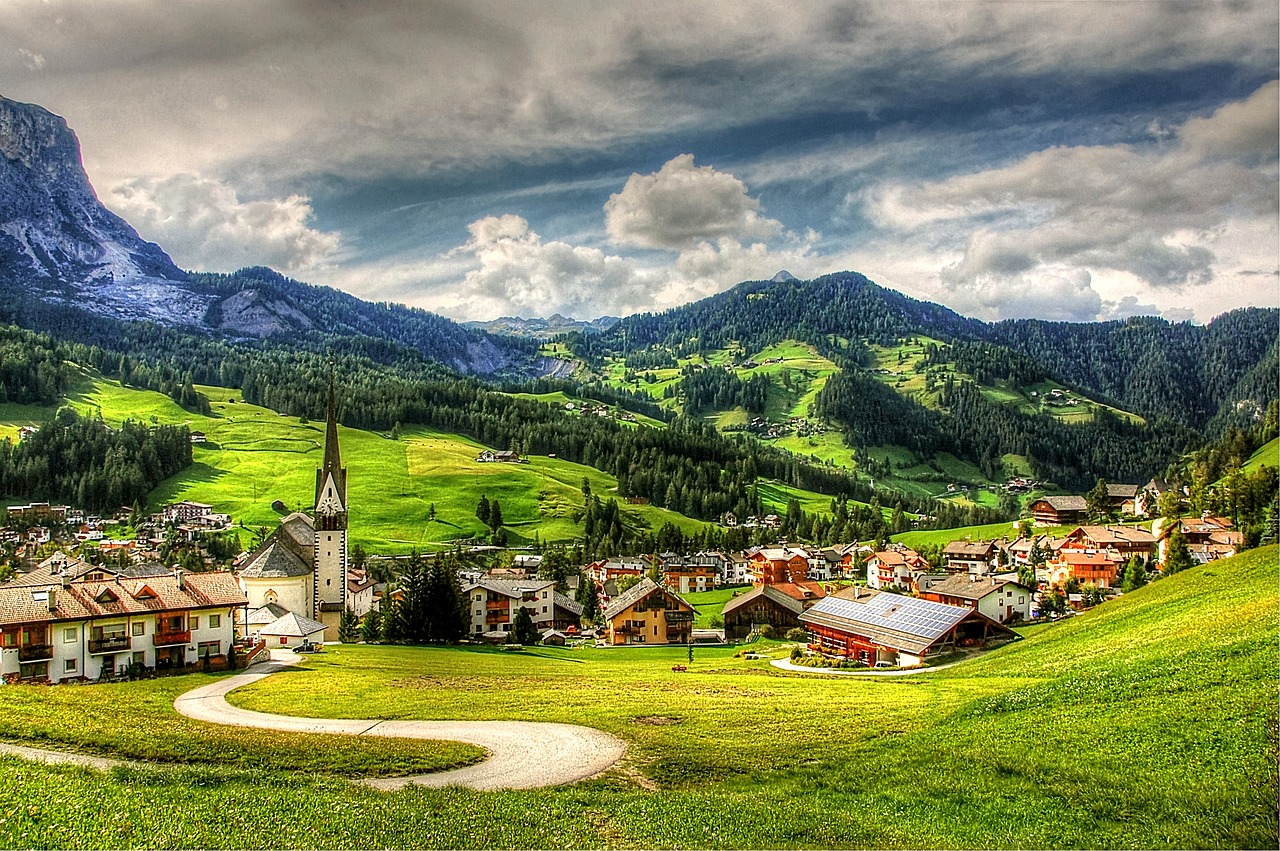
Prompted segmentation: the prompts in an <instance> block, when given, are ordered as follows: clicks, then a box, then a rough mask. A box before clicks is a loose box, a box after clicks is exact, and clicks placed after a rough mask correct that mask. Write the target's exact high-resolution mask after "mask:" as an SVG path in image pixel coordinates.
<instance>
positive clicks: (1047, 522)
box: [1030, 496, 1089, 526]
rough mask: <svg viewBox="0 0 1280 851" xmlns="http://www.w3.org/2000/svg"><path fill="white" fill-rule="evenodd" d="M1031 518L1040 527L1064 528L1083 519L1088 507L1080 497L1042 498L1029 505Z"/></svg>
mask: <svg viewBox="0 0 1280 851" xmlns="http://www.w3.org/2000/svg"><path fill="white" fill-rule="evenodd" d="M1030 508H1031V516H1032V517H1034V518H1035V521H1036V523H1037V524H1039V525H1041V526H1065V525H1067V524H1068V523H1078V522H1080V521H1081V520H1083V519H1084V518H1085V515H1086V514H1087V513H1088V511H1089V506H1088V504H1087V503H1086V502H1085V498H1084V497H1082V496H1042V497H1040V498H1039V499H1037V500H1036V501H1035V502H1033V503H1031V506H1030Z"/></svg>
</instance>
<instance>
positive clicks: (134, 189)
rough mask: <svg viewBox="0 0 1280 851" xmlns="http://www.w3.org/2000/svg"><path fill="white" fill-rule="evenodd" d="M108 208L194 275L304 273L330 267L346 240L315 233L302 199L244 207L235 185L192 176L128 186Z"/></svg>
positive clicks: (114, 193) (140, 180) (122, 187)
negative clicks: (260, 268)
mask: <svg viewBox="0 0 1280 851" xmlns="http://www.w3.org/2000/svg"><path fill="white" fill-rule="evenodd" d="M105 202H106V203H107V205H108V206H110V207H111V208H112V209H113V210H114V211H115V212H116V213H118V214H119V215H120V216H122V217H123V218H124V219H125V220H126V221H128V222H129V223H130V224H132V225H133V226H134V227H135V228H137V230H138V232H139V233H140V234H141V235H142V236H143V237H145V238H146V239H149V240H152V241H154V242H157V243H159V244H160V245H161V247H163V248H164V249H165V250H166V251H167V252H169V254H170V256H171V257H173V259H174V261H175V262H176V263H177V264H178V265H179V266H182V267H183V268H186V269H194V270H200V271H209V272H229V271H234V270H235V269H239V268H242V267H244V266H254V265H265V266H270V267H272V268H274V269H278V270H280V271H282V272H288V273H291V274H296V273H299V272H304V271H308V270H312V269H315V268H317V267H320V266H323V265H324V264H325V263H327V262H329V261H330V260H331V259H332V258H333V257H334V255H335V254H336V252H337V251H338V248H339V246H340V236H339V234H337V233H326V232H323V231H319V230H315V229H314V228H312V227H311V226H310V222H311V219H312V210H311V206H310V202H309V199H307V198H305V197H303V196H301V195H290V196H289V197H287V198H283V199H269V200H263V201H241V200H240V198H239V197H238V196H237V194H236V191H235V189H233V188H232V187H230V186H228V185H227V184H225V183H222V182H220V181H217V180H210V179H208V178H201V177H196V176H194V175H190V174H177V175H173V176H171V177H167V178H163V179H155V178H151V179H146V178H138V179H135V180H130V181H126V182H124V183H121V184H119V185H117V186H115V187H113V188H112V189H111V192H110V194H109V195H108V196H107V197H106V199H105Z"/></svg>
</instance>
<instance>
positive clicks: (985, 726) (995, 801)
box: [0, 546, 1280, 848]
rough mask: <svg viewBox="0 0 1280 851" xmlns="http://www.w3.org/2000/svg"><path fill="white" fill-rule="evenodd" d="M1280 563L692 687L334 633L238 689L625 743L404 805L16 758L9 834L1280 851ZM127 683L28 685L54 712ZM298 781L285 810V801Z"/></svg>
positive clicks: (1269, 557) (131, 718) (1207, 574)
mask: <svg viewBox="0 0 1280 851" xmlns="http://www.w3.org/2000/svg"><path fill="white" fill-rule="evenodd" d="M1277 555H1278V554H1277V549H1276V547H1274V546H1273V547H1268V548H1265V549H1261V550H1257V551H1254V552H1250V553H1246V554H1245V555H1242V556H1240V557H1237V558H1236V559H1234V560H1232V561H1227V562H1218V563H1215V564H1212V565H1209V566H1206V567H1203V568H1195V569H1192V570H1189V571H1186V572H1184V573H1181V574H1178V575H1176V576H1173V577H1169V578H1166V579H1161V580H1159V581H1157V582H1155V583H1153V584H1152V585H1150V586H1148V587H1146V588H1143V589H1141V590H1139V591H1136V592H1134V593H1131V594H1128V595H1125V596H1124V597H1122V598H1120V599H1119V600H1116V601H1114V602H1110V603H1107V604H1105V605H1103V606H1101V607H1099V608H1097V609H1095V610H1093V611H1091V612H1088V613H1085V614H1083V615H1080V616H1077V617H1075V618H1072V619H1070V620H1068V621H1065V622H1062V623H1058V624H1055V625H1053V626H1049V627H1043V628H1040V629H1036V630H1031V631H1029V632H1028V637H1027V638H1025V639H1024V640H1023V641H1020V642H1017V643H1015V644H1012V645H1009V646H1006V647H1005V648H1002V649H1000V650H997V651H994V652H992V653H990V654H988V655H986V656H984V657H980V658H978V659H974V660H971V661H969V662H966V663H964V664H963V665H961V666H958V667H956V668H951V669H949V670H945V671H939V672H936V673H933V674H929V675H927V676H924V677H901V678H841V679H837V678H823V677H808V676H800V675H788V674H783V673H781V672H779V671H777V670H776V669H773V668H771V667H770V666H769V665H768V664H767V662H765V661H749V660H745V659H741V658H735V657H734V656H733V650H732V649H710V648H697V649H696V650H695V658H694V662H693V664H692V665H691V666H690V671H689V672H688V673H684V674H677V673H673V672H672V671H671V666H672V665H673V664H676V663H677V662H681V663H683V662H684V661H685V658H686V657H685V653H686V651H685V649H684V648H673V649H662V648H635V649H578V650H569V649H552V648H548V649H538V650H535V651H531V652H524V653H503V652H499V651H494V650H485V649H454V648H412V647H363V646H359V647H340V648H334V649H333V650H332V651H331V652H327V653H325V654H323V655H322V656H317V657H313V658H311V659H309V660H308V662H307V664H306V667H305V669H303V670H299V671H296V672H293V673H290V674H287V675H281V676H278V677H273V678H270V679H268V680H265V681H263V682H260V683H257V684H254V685H252V686H249V687H247V688H245V689H242V690H239V691H237V692H234V693H233V694H232V695H231V700H232V701H233V702H234V703H237V704H239V705H242V706H246V707H248V708H252V709H260V710H266V711H279V709H280V708H281V707H282V706H289V707H291V709H292V711H294V712H296V713H298V714H301V715H311V716H322V717H368V716H376V717H385V718H424V719H439V718H456V717H466V718H474V719H486V718H510V719H525V720H537V721H569V722H574V723H581V724H586V725H589V726H592V727H596V728H599V729H602V730H607V731H609V732H611V733H614V734H615V735H618V736H620V737H622V738H623V739H625V740H626V741H627V742H628V746H629V750H628V756H627V757H626V760H625V763H624V764H623V765H622V766H620V767H618V768H615V769H614V770H612V771H611V772H609V773H608V774H606V775H605V776H603V777H601V778H598V779H595V780H589V781H585V782H582V783H579V784H577V785H575V786H572V787H568V788H558V789H546V790H535V791H526V792H510V791H508V792H491V793H481V792H471V791H466V790H460V789H443V790H429V789H407V790H404V791H401V792H395V793H389V794H388V793H377V792H373V791H371V790H367V789H363V788H359V787H355V786H352V785H349V784H346V783H343V782H341V781H339V780H336V779H330V778H325V777H314V776H306V775H298V774H293V773H284V772H280V771H278V770H275V769H272V768H267V767H264V768H262V769H260V770H257V771H253V772H250V771H247V770H240V769H237V768H224V767H221V766H219V767H205V766H197V767H194V768H186V769H175V768H168V767H158V768H148V769H141V770H132V771H117V772H114V773H113V774H110V775H102V774H97V773H94V772H92V771H89V770H86V769H78V768H69V767H57V766H37V765H30V764H26V763H22V762H20V761H18V760H15V759H2V760H0V765H3V766H4V768H5V770H6V771H8V772H10V775H11V777H13V782H10V783H8V784H4V785H3V786H0V813H2V814H3V815H2V816H0V844H3V845H5V846H7V847H71V846H77V847H104V846H106V847H116V846H130V847H143V846H145V847H240V848H243V847H268V846H269V847H332V848H340V847H466V848H489V847H502V848H658V847H661V848H792V847H801V848H846V847H873V848H898V847H903V848H952V847H965V848H970V847H983V848H1028V847H1036V848H1060V847H1065V848H1134V847H1136V848H1242V847H1243V848H1272V847H1275V845H1276V836H1277V818H1276V807H1275V802H1276V798H1277V783H1276V765H1277V740H1276V729H1277V703H1276V692H1275V661H1276V656H1277V650H1278V648H1277V628H1278V626H1280V624H1278V623H1277V609H1278V606H1280V599H1278V597H1277V587H1276V581H1275V571H1276V560H1277ZM766 647H767V649H770V650H771V651H772V652H774V653H777V652H781V651H780V649H779V648H780V645H774V644H768V645H766ZM196 681H198V680H193V683H194V682H196ZM109 688H112V687H96V686H83V687H67V688H63V689H50V688H45V689H21V691H27V692H29V693H30V694H32V695H34V699H35V700H45V701H57V702H59V703H61V702H62V701H67V700H72V699H73V698H71V697H66V698H64V697H62V696H61V694H60V693H61V692H64V691H65V692H68V693H76V692H84V693H92V692H94V691H95V690H98V689H103V690H106V689H109ZM5 691H6V690H4V689H0V694H3V693H4V692H5ZM75 699H80V698H75ZM113 706H114V710H115V713H116V714H117V715H118V716H119V717H118V718H106V719H103V717H102V716H103V715H104V714H107V713H104V712H97V713H93V712H86V713H84V714H82V715H81V716H80V723H81V725H82V726H84V727H86V728H89V730H90V731H91V730H92V729H94V728H95V727H97V726H101V725H104V724H105V725H108V727H109V728H114V727H123V726H125V725H129V724H131V723H133V724H134V725H135V726H134V729H142V728H143V725H144V724H145V723H146V721H147V719H152V718H155V717H156V713H157V711H158V710H156V709H152V708H148V707H145V706H143V707H139V706H138V701H136V700H127V699H126V700H120V701H118V702H116V703H115V704H113ZM165 706H166V707H167V704H165ZM168 711H171V710H168V709H167V708H165V709H163V711H161V714H163V712H168ZM70 727H71V725H70V724H65V725H64V729H66V730H69V729H70ZM133 736H134V737H135V738H136V737H137V734H136V733H134V734H133ZM80 738H81V739H83V740H87V739H89V738H91V732H90V733H85V734H81V737H80ZM286 790H287V796H288V806H271V805H270V804H269V803H267V802H269V801H270V799H272V798H273V797H280V796H281V795H283V794H286Z"/></svg>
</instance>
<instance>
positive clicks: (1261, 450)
mask: <svg viewBox="0 0 1280 851" xmlns="http://www.w3.org/2000/svg"><path fill="white" fill-rule="evenodd" d="M1260 467H1280V438H1277V437H1273V438H1271V440H1269V441H1267V442H1266V443H1264V444H1263V445H1262V446H1260V447H1258V451H1257V452H1254V453H1253V454H1252V455H1250V456H1249V460H1248V461H1246V462H1245V463H1244V466H1242V467H1241V468H1240V469H1241V471H1242V472H1245V473H1252V472H1253V471H1254V470H1257V469H1258V468H1260Z"/></svg>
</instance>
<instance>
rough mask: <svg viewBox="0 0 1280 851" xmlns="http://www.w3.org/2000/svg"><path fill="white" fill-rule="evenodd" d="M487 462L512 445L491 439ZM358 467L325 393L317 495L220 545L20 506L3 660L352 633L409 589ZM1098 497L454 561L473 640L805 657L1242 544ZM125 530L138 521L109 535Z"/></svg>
mask: <svg viewBox="0 0 1280 851" xmlns="http://www.w3.org/2000/svg"><path fill="white" fill-rule="evenodd" d="M476 461H477V462H478V463H494V462H499V463H500V462H509V463H510V462H515V463H518V462H519V461H520V457H519V455H518V453H514V452H505V451H504V452H489V451H486V452H484V453H482V454H481V455H480V456H479V457H478V458H477V459H476ZM346 482H347V469H346V468H345V467H344V466H342V460H341V454H340V448H339V446H338V438H337V429H336V421H335V416H334V412H333V402H332V395H331V399H330V410H329V416H328V422H327V432H326V441H325V457H324V463H323V465H322V466H321V468H320V469H318V470H317V471H316V500H315V504H314V510H313V512H312V513H310V514H308V513H306V512H300V511H295V512H292V513H289V514H287V516H285V517H283V518H282V519H281V521H280V524H279V526H278V528H276V529H275V530H274V531H272V532H271V533H270V534H269V535H266V536H264V537H262V538H261V539H259V540H256V541H255V545H254V546H253V548H252V549H251V550H248V551H245V552H240V553H238V554H234V555H232V554H228V553H222V554H221V556H222V558H219V557H218V554H214V553H211V552H210V551H209V550H210V547H209V543H210V542H211V541H214V542H216V541H219V540H220V538H219V535H220V534H221V533H225V532H226V531H227V530H228V528H229V526H230V523H231V519H230V518H229V517H228V516H227V515H226V514H221V513H217V512H215V511H214V510H213V506H210V505H206V504H201V503H196V502H190V501H184V502H179V503H175V504H172V505H168V506H166V507H165V508H163V509H162V510H161V511H159V512H156V513H155V514H152V515H149V516H145V517H142V516H138V515H137V514H136V513H134V512H132V511H128V510H122V511H120V512H118V513H117V514H116V515H114V516H111V517H105V518H104V517H97V516H86V515H85V514H84V513H83V512H79V511H77V510H76V509H74V508H72V507H70V506H60V505H50V504H47V503H32V504H27V505H19V506H11V507H10V508H9V509H8V512H7V522H6V525H5V526H4V527H3V529H0V543H3V545H4V546H5V547H6V548H7V552H10V553H11V554H12V555H11V557H10V564H11V565H20V566H21V569H19V570H16V571H14V575H13V576H12V578H10V579H9V580H8V581H7V582H5V583H4V584H3V585H0V676H2V677H3V680H4V681H5V682H48V683H58V682H67V681H77V682H84V681H100V680H112V679H119V678H124V677H137V676H150V675H155V674H157V673H165V672H175V673H176V672H183V671H189V670H192V669H194V668H196V667H197V666H199V667H203V668H204V669H207V670H214V669H223V668H228V667H237V666H242V665H247V664H252V663H253V662H254V661H257V660H260V659H266V658H269V656H270V651H271V650H273V649H280V648H285V649H299V648H300V649H303V650H309V649H313V648H319V647H322V646H323V645H324V644H325V643H327V642H329V643H332V642H335V641H344V642H347V641H354V640H359V637H358V636H359V633H358V632H357V631H356V625H357V624H359V622H360V621H361V620H367V619H369V618H370V617H371V616H373V617H377V616H378V613H379V612H380V611H381V610H382V609H384V608H385V607H387V606H389V605H394V604H395V603H396V602H397V601H398V600H399V599H400V598H402V597H403V595H404V593H405V592H404V590H403V589H402V588H400V587H399V586H398V585H397V583H396V582H395V578H394V576H392V577H391V581H389V582H388V581H380V580H379V579H378V578H377V577H375V576H374V575H373V573H372V572H371V571H370V569H369V567H368V564H367V563H362V564H360V565H355V564H352V562H351V555H350V552H349V549H348V542H347V521H348V505H347V501H346ZM1162 489H1163V490H1165V491H1166V492H1167V488H1164V487H1163V486H1162V485H1161V484H1160V483H1159V482H1155V481H1153V482H1151V483H1149V484H1148V485H1147V486H1146V487H1138V486H1136V485H1107V486H1106V498H1107V500H1108V503H1109V504H1108V506H1107V509H1108V510H1109V511H1111V512H1114V514H1115V515H1116V516H1127V517H1130V518H1144V517H1146V516H1147V515H1148V514H1150V513H1152V512H1153V509H1154V504H1153V500H1154V499H1156V498H1157V497H1159V496H1160V492H1161V490H1162ZM1090 496H1091V498H1093V499H1095V500H1096V498H1097V497H1096V495H1092V494H1091V495H1090ZM1089 511H1090V499H1086V497H1084V496H1048V497H1043V498H1040V499H1038V500H1035V501H1034V502H1032V503H1031V505H1030V506H1029V513H1030V517H1028V518H1026V519H1024V520H1023V521H1021V522H1020V523H1019V524H1017V525H1016V526H1015V527H1014V529H1015V531H1016V533H1017V534H1012V535H1005V536H1003V537H1002V538H999V539H992V540H968V539H963V540H953V541H950V542H949V543H947V544H946V545H945V546H942V547H935V548H934V549H935V551H934V552H928V553H923V552H917V551H916V550H913V549H911V548H909V547H907V546H905V545H903V544H899V543H892V542H889V541H880V542H874V543H865V542H864V543H856V542H855V543H850V544H847V545H843V546H831V547H825V548H816V547H810V546H805V545H802V544H796V543H787V542H780V543H777V544H773V545H768V546H756V547H751V548H748V549H746V550H742V551H735V552H699V553H694V554H678V553H662V554H645V555H637V556H632V557H617V558H608V559H601V560H597V561H593V562H590V563H588V564H583V565H578V566H576V569H574V570H570V571H568V573H567V575H561V576H554V577H553V576H550V575H544V573H543V572H541V568H542V562H543V557H542V556H541V555H539V554H538V553H534V552H528V553H520V554H516V555H515V556H514V557H513V558H511V559H510V560H504V561H502V562H501V563H500V564H497V565H495V566H491V567H488V568H483V567H473V566H468V567H465V568H461V569H459V571H458V575H457V577H456V579H457V583H458V588H459V590H460V593H461V595H462V597H463V599H464V600H465V605H466V616H465V618H464V620H465V634H464V636H463V640H465V641H467V642H477V643H493V644H507V643H511V642H512V641H514V640H516V639H519V640H520V641H521V642H525V643H529V642H540V643H543V644H548V645H551V644H565V643H572V644H581V643H584V642H590V643H592V644H594V645H595V646H599V647H621V646H631V647H634V646H641V645H643V646H654V645H688V646H690V647H692V646H693V645H695V644H705V643H714V644H723V643H742V642H749V641H752V640H754V639H756V638H758V637H765V638H774V637H777V638H782V637H786V638H787V639H788V640H791V641H794V642H797V643H798V645H800V646H801V647H802V648H803V649H801V650H799V651H798V652H797V654H796V655H797V657H798V658H799V657H804V656H813V657H818V658H821V659H827V660H831V661H834V662H836V663H838V664H841V665H845V666H849V667H867V668H911V667H916V666H922V665H928V664H931V663H933V662H934V661H935V660H937V659H939V658H943V657H948V656H949V655H950V654H954V653H956V652H961V651H969V650H973V649H977V648H982V647H985V646H989V645H990V644H991V643H992V642H996V643H999V642H1002V641H1005V640H1010V639H1013V638H1015V637H1016V636H1015V633H1013V631H1012V630H1011V627H1012V626H1014V625H1020V624H1026V623H1030V622H1034V621H1039V620H1054V619H1057V618H1062V617H1067V616H1070V615H1071V614H1072V613H1074V612H1077V611H1080V610H1082V609H1086V608H1089V607H1092V606H1095V605H1098V604H1101V603H1105V602H1106V601H1107V600H1108V599H1110V598H1112V597H1115V596H1117V595H1120V594H1123V593H1124V592H1125V591H1128V590H1133V589H1135V588H1137V587H1140V586H1141V585H1142V584H1145V583H1146V582H1148V581H1150V580H1151V579H1154V578H1158V577H1159V576H1160V575H1161V574H1162V572H1169V571H1172V570H1176V569H1181V568H1183V567H1185V566H1189V565H1190V564H1193V563H1204V562H1207V561H1211V560H1215V559H1219V558H1225V557H1228V556H1231V555H1234V554H1235V553H1236V551H1237V550H1238V549H1239V548H1240V547H1241V543H1242V538H1241V535H1240V533H1239V532H1238V531H1236V530H1234V529H1233V528H1232V524H1231V522H1230V521H1229V520H1227V519H1224V518H1218V517H1200V518H1181V519H1176V520H1173V521H1171V522H1166V521H1165V520H1164V519H1162V518H1159V517H1157V518H1155V519H1146V520H1138V521H1137V522H1134V523H1126V524H1123V525H1120V524H1112V523H1103V524H1101V525H1091V524H1089V523H1088V522H1087V514H1088V512H1089ZM735 522H736V521H735ZM748 522H750V523H760V524H761V525H765V526H768V525H771V524H776V523H777V517H776V516H772V515H771V516H766V517H764V518H762V519H759V520H757V519H756V518H749V520H748ZM1064 527H1071V529H1070V531H1068V532H1067V533H1066V534H1057V535H1050V534H1048V533H1046V532H1044V531H1041V532H1037V531H1036V530H1037V529H1038V528H1039V529H1041V530H1043V529H1046V528H1057V529H1058V530H1059V531H1060V530H1061V529H1062V528H1064ZM126 528H127V529H132V530H133V534H132V535H131V536H122V535H121V534H120V533H119V532H118V530H122V529H126ZM1175 563H1176V565H1177V566H1175ZM716 589H729V591H730V595H731V596H728V597H727V598H723V597H722V604H721V605H722V608H718V610H717V611H715V612H714V613H712V614H711V615H710V616H708V617H705V618H702V620H704V624H703V626H701V627H696V626H695V622H696V621H698V620H699V608H698V606H697V605H695V604H694V603H692V602H690V600H688V599H686V597H696V595H699V594H705V593H706V592H709V591H713V590H716Z"/></svg>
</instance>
